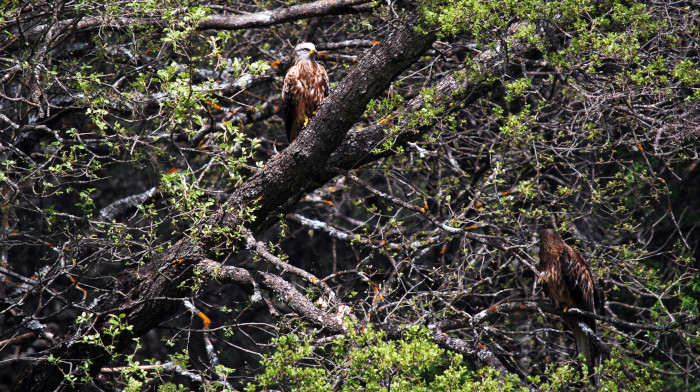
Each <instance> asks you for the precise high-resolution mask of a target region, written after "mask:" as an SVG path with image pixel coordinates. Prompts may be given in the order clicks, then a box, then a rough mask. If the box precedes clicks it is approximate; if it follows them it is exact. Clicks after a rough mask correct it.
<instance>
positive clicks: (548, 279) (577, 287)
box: [537, 229, 602, 381]
mask: <svg viewBox="0 0 700 392" xmlns="http://www.w3.org/2000/svg"><path fill="white" fill-rule="evenodd" d="M537 267H538V270H539V271H540V274H539V278H538V281H539V282H542V283H543V284H544V292H545V294H547V296H548V297H549V298H550V299H551V300H552V302H553V303H554V306H555V307H557V308H559V309H564V310H565V309H568V308H578V309H581V310H585V311H587V312H590V313H599V312H598V311H597V310H598V309H602V297H600V296H599V292H598V291H597V290H596V287H595V280H594V278H593V272H591V267H590V266H589V265H588V264H587V263H586V261H585V260H584V259H583V257H581V255H580V254H579V253H578V252H576V251H575V250H574V249H573V248H571V247H570V246H569V245H567V244H566V243H565V242H564V240H562V238H561V236H560V235H559V233H557V232H556V231H554V230H552V229H544V230H542V231H541V232H540V263H539V265H538V266H537ZM563 318H564V322H565V323H566V325H567V326H568V327H569V329H570V330H571V332H573V334H574V339H575V340H576V348H577V349H578V352H579V353H581V354H583V356H584V358H585V361H586V366H587V367H588V371H589V372H590V374H593V372H594V371H595V367H596V366H598V365H600V362H601V353H600V351H599V350H598V349H596V347H595V345H594V344H593V340H592V339H591V338H590V337H589V336H587V335H586V333H585V332H584V331H583V328H584V327H586V326H587V327H588V328H589V329H590V330H591V331H592V332H593V333H595V331H596V320H595V319H594V318H591V317H583V316H575V315H570V314H567V315H565V316H564V317H563ZM596 381H597V377H596Z"/></svg>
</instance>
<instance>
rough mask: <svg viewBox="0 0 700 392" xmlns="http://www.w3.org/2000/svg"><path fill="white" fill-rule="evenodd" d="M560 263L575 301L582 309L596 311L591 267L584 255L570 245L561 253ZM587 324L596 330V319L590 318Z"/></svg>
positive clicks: (565, 281) (563, 275)
mask: <svg viewBox="0 0 700 392" xmlns="http://www.w3.org/2000/svg"><path fill="white" fill-rule="evenodd" d="M559 264H560V266H561V274H562V277H563V279H564V283H565V284H566V287H567V288H568V289H569V293H570V294H571V297H572V298H571V299H572V300H573V303H574V304H576V307H577V308H579V309H581V310H585V311H587V312H591V313H594V312H595V307H594V290H595V287H594V280H593V273H592V272H591V268H590V267H589V266H588V264H587V263H586V261H585V260H583V257H581V255H580V254H579V253H578V252H576V251H575V250H573V249H572V248H571V247H570V246H568V245H567V246H565V247H564V249H563V251H562V252H561V254H560V255H559ZM587 324H588V325H589V326H590V327H591V329H592V330H593V331H595V329H596V328H595V320H593V319H589V320H588V321H587Z"/></svg>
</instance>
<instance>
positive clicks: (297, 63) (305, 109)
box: [282, 42, 328, 142]
mask: <svg viewBox="0 0 700 392" xmlns="http://www.w3.org/2000/svg"><path fill="white" fill-rule="evenodd" d="M316 53H317V52H316V47H315V46H314V44H312V43H310V42H304V43H301V44H299V45H297V46H296V47H295V48H294V66H292V67H291V68H290V69H289V71H287V75H286V76H285V77H284V87H283V89H282V105H283V108H284V125H285V128H286V130H287V138H288V139H289V141H290V142H292V141H293V140H294V139H296V138H297V135H299V131H301V129H302V128H303V127H304V126H305V125H306V124H307V123H308V122H309V119H310V118H311V116H312V115H313V114H314V113H316V110H318V108H319V106H321V102H322V101H323V99H324V98H325V97H326V95H328V74H327V73H326V70H325V69H323V67H322V66H321V65H319V64H318V63H317V62H316V60H315V59H314V57H315V55H316Z"/></svg>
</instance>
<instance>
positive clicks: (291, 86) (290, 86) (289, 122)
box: [282, 66, 299, 141]
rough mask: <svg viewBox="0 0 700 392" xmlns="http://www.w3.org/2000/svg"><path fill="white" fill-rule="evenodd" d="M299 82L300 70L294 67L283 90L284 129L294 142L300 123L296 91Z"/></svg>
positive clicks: (289, 138)
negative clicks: (296, 126) (297, 126)
mask: <svg viewBox="0 0 700 392" xmlns="http://www.w3.org/2000/svg"><path fill="white" fill-rule="evenodd" d="M298 81H299V68H298V67H297V66H293V67H292V68H290V69H289V71H288V72H287V75H286V76H285V77H284V87H283V88H282V109H283V110H282V112H283V113H284V127H285V130H286V132H287V139H288V140H289V141H292V140H293V139H294V138H296V134H297V133H298V132H299V130H298V129H296V130H295V129H294V128H295V125H296V124H298V123H299V119H298V112H299V110H298V108H297V106H298V105H297V104H298V102H297V101H298V100H299V98H298V94H297V92H296V91H295V90H296V89H297V86H298Z"/></svg>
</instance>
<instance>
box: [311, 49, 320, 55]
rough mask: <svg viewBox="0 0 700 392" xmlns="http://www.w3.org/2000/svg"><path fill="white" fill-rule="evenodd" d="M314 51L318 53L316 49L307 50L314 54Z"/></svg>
mask: <svg viewBox="0 0 700 392" xmlns="http://www.w3.org/2000/svg"><path fill="white" fill-rule="evenodd" d="M316 53H318V51H316V49H311V50H309V54H316Z"/></svg>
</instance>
